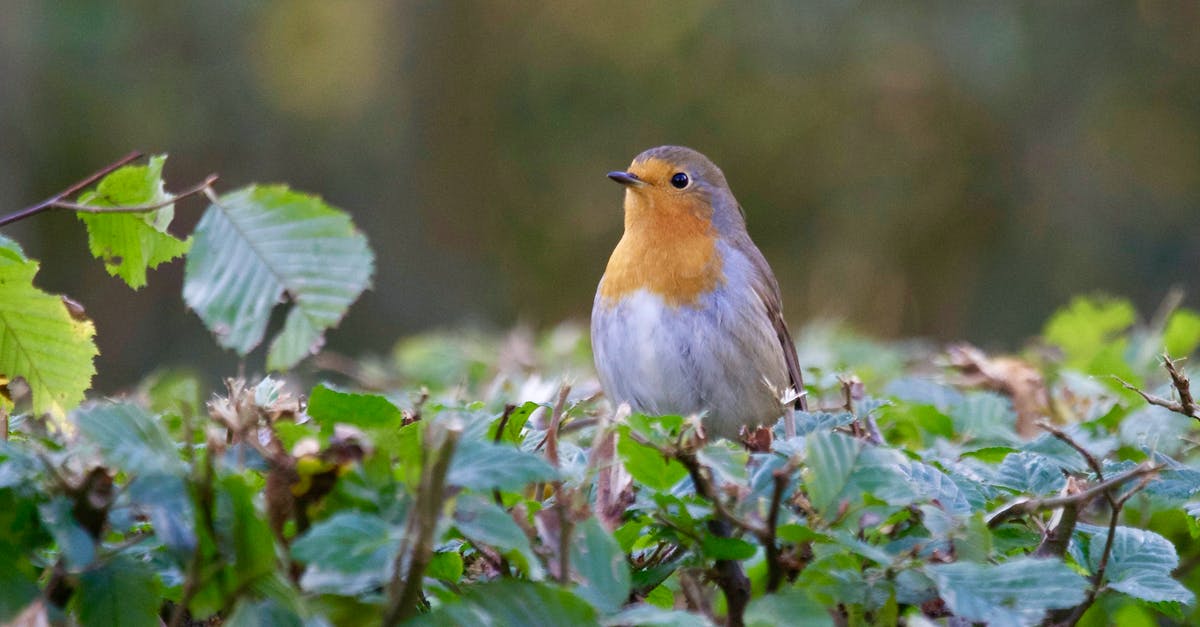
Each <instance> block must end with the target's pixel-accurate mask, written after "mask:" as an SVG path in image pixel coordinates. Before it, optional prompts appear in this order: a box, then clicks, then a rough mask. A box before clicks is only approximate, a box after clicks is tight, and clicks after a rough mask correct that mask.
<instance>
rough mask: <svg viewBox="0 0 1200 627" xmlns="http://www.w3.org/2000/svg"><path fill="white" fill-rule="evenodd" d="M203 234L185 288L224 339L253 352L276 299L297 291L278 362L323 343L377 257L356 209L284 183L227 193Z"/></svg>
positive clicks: (272, 357)
mask: <svg viewBox="0 0 1200 627" xmlns="http://www.w3.org/2000/svg"><path fill="white" fill-rule="evenodd" d="M195 240H196V241H195V245H194V248H193V250H192V252H191V254H189V255H188V259H187V267H186V269H185V275H184V286H183V298H184V300H185V301H186V302H187V304H188V306H189V307H191V308H192V309H194V310H195V311H196V313H197V314H199V316H200V318H201V319H202V320H203V321H204V324H205V325H206V326H208V328H209V330H210V331H212V332H213V333H214V334H215V335H216V336H217V341H218V342H219V343H220V344H221V346H224V347H225V348H232V349H234V350H235V351H237V352H238V354H241V355H245V354H246V353H248V352H250V351H251V350H252V349H254V347H256V346H258V345H259V343H261V342H262V340H263V335H264V334H265V333H266V329H267V322H268V321H269V320H270V317H271V310H272V308H274V307H275V305H277V304H278V303H279V302H280V301H281V300H283V299H284V298H286V299H287V300H289V301H291V303H292V307H291V309H290V311H289V312H288V315H287V319H286V321H285V322H284V325H283V330H282V331H280V333H279V334H278V335H276V336H275V338H274V339H273V340H272V342H271V347H270V350H269V351H268V354H267V367H268V368H270V369H271V370H282V369H286V368H289V367H291V366H293V365H295V364H296V363H297V362H299V361H300V360H301V359H303V358H304V357H306V356H308V355H309V354H311V353H314V352H316V351H317V350H318V349H319V348H320V347H321V344H322V343H323V342H324V333H325V331H326V330H327V329H329V328H331V327H333V326H335V325H336V324H337V323H338V322H339V321H340V320H341V319H342V316H344V315H345V313H346V310H347V309H349V307H350V304H351V303H353V302H354V301H355V299H357V298H358V296H359V295H360V294H362V292H363V290H365V289H366V288H367V287H368V286H369V285H370V282H371V274H372V272H373V266H374V258H373V255H372V253H371V250H370V248H369V247H368V246H367V240H366V238H365V237H364V236H363V235H362V234H361V233H359V232H358V230H356V229H355V228H354V224H353V223H352V222H351V221H350V218H349V217H348V216H347V215H346V214H345V213H342V212H341V211H339V210H337V209H334V208H332V207H330V206H329V205H326V204H325V203H324V202H322V201H321V200H320V199H319V198H317V197H315V196H309V195H306V194H301V193H299V192H294V191H292V190H289V189H288V188H287V187H285V186H282V185H273V186H255V185H252V186H249V187H245V188H242V189H240V190H238V191H235V192H232V193H230V194H226V195H224V196H222V197H221V198H220V199H219V200H218V201H217V202H216V203H214V204H213V205H212V206H210V207H209V208H208V210H207V211H206V212H205V213H204V217H203V218H201V220H200V223H199V224H198V225H197V226H196V233H195Z"/></svg>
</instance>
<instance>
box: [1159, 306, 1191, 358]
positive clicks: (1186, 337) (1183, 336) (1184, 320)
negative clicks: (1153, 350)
mask: <svg viewBox="0 0 1200 627" xmlns="http://www.w3.org/2000/svg"><path fill="white" fill-rule="evenodd" d="M1163 345H1164V346H1165V347H1166V350H1167V354H1168V355H1174V356H1176V357H1186V356H1187V355H1191V354H1192V353H1194V352H1196V347H1197V346H1200V314H1198V313H1196V312H1194V311H1192V310H1191V309H1180V310H1178V311H1176V312H1175V313H1173V314H1171V319H1170V320H1167V328H1166V330H1165V331H1164V332H1163Z"/></svg>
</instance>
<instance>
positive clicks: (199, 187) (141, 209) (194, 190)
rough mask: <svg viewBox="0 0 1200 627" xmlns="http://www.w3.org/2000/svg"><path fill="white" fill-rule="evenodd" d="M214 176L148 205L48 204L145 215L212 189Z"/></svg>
mask: <svg viewBox="0 0 1200 627" xmlns="http://www.w3.org/2000/svg"><path fill="white" fill-rule="evenodd" d="M217 178H218V177H217V175H216V174H209V175H208V177H207V178H205V179H204V180H203V181H201V182H199V183H197V184H195V185H193V186H191V187H189V188H187V189H185V190H183V191H182V192H179V193H178V194H174V195H172V196H171V197H170V198H168V199H166V200H162V201H159V202H154V203H150V204H147V205H127V206H123V207H97V206H95V205H81V204H79V203H76V202H68V201H66V200H58V201H55V202H53V203H51V204H50V208H52V209H67V210H69V211H79V212H82V213H146V212H148V211H155V210H157V209H162V208H163V207H166V206H167V205H170V204H174V203H175V202H178V201H180V200H182V199H184V198H187V197H188V196H195V195H196V194H199V193H201V192H203V191H204V190H206V189H209V188H210V187H212V185H213V183H216V182H217Z"/></svg>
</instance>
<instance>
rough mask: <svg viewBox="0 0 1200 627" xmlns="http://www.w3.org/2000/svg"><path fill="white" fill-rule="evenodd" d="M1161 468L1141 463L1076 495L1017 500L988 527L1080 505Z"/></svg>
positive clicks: (1006, 507) (1001, 510) (996, 516)
mask: <svg viewBox="0 0 1200 627" xmlns="http://www.w3.org/2000/svg"><path fill="white" fill-rule="evenodd" d="M1162 469H1163V466H1162V465H1159V464H1149V463H1143V464H1141V465H1139V466H1138V467H1136V468H1134V469H1132V470H1130V471H1129V472H1126V473H1123V474H1120V475H1117V476H1116V477H1113V478H1112V479H1109V480H1107V481H1102V482H1100V483H1098V484H1096V485H1095V486H1092V487H1091V488H1088V489H1087V490H1084V491H1083V492H1080V493H1078V494H1068V495H1065V496H1054V497H1049V498H1044V499H1019V500H1016V501H1014V502H1012V503H1009V504H1008V505H1006V506H1004V507H1003V508H1001V509H1000V510H999V511H997V512H996V513H994V514H992V515H991V516H989V517H988V521H987V523H988V527H996V526H998V525H1000V523H1003V522H1004V521H1006V520H1009V519H1011V518H1016V517H1018V516H1023V515H1025V514H1034V513H1037V512H1044V511H1047V510H1051V509H1058V508H1060V507H1065V506H1067V505H1072V504H1074V505H1080V504H1083V503H1087V502H1088V501H1090V500H1092V499H1094V498H1096V497H1097V496H1100V495H1102V494H1104V493H1105V492H1107V491H1109V490H1112V489H1113V488H1117V487H1120V486H1122V485H1124V484H1126V483H1128V482H1130V481H1132V480H1134V479H1137V478H1140V477H1145V476H1148V475H1153V474H1157V473H1158V471H1160V470H1162Z"/></svg>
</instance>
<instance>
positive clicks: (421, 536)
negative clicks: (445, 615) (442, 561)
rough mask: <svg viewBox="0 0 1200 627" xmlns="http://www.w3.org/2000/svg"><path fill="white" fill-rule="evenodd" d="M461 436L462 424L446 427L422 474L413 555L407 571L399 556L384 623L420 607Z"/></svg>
mask: <svg viewBox="0 0 1200 627" xmlns="http://www.w3.org/2000/svg"><path fill="white" fill-rule="evenodd" d="M461 435H462V429H461V427H460V428H449V429H446V432H445V436H443V440H442V445H441V447H440V448H439V449H438V452H437V454H436V456H435V457H434V458H433V461H432V463H429V464H428V465H427V466H426V467H425V469H424V471H423V472H422V473H421V486H420V488H419V490H418V492H417V502H416V503H414V505H413V511H412V513H411V514H409V515H410V516H414V517H416V518H415V522H416V537H415V539H414V542H413V543H412V555H410V556H409V559H408V569H407V571H405V570H404V569H403V568H402V566H403V560H404V552H400V553H398V554H397V555H396V564H395V568H394V569H393V573H392V580H391V582H389V583H388V606H387V611H386V612H384V615H383V624H384V625H385V626H386V627H391V626H393V625H397V624H399V623H400V622H401V621H403V620H406V619H408V618H411V617H412V616H413V614H414V613H415V611H416V609H417V598H418V597H420V595H421V581H422V578H423V576H424V573H425V567H426V566H428V565H429V560H431V559H432V558H433V533H434V531H435V530H436V529H437V522H438V514H439V512H440V510H441V507H442V504H443V503H444V502H445V494H444V493H443V492H444V488H445V485H446V474H447V472H448V471H449V470H450V459H451V458H452V457H453V456H454V449H455V447H456V446H457V445H458V438H459V437H460V436H461ZM402 574H403V575H404V576H403V578H401V575H402Z"/></svg>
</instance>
